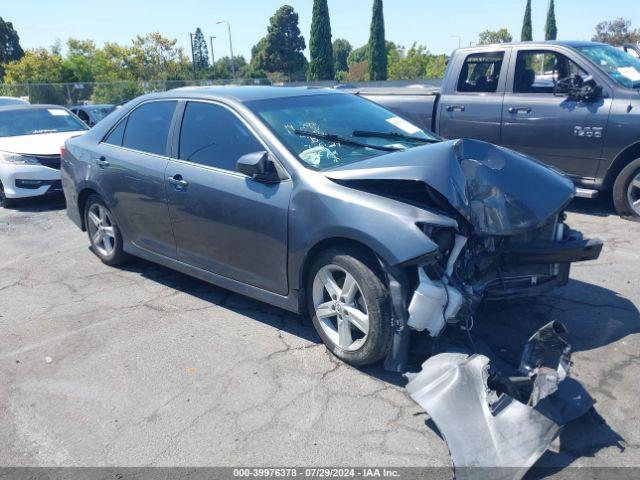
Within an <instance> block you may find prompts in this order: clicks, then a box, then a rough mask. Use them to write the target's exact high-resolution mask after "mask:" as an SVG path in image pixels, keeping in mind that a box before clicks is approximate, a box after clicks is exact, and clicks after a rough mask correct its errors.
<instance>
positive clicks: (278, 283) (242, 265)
mask: <svg viewBox="0 0 640 480" xmlns="http://www.w3.org/2000/svg"><path fill="white" fill-rule="evenodd" d="M174 145H175V144H174ZM176 150H177V155H176V156H177V158H175V159H173V160H171V161H170V163H169V167H168V169H167V187H166V188H167V195H168V199H169V209H170V214H171V219H172V223H173V230H174V232H175V238H176V244H177V251H178V259H179V260H181V261H183V262H185V263H187V264H189V265H192V266H196V267H198V268H201V269H204V270H207V271H210V272H213V273H216V274H218V275H222V276H224V277H227V278H231V279H234V280H238V281H240V282H242V283H245V284H249V285H253V286H255V287H259V288H262V289H264V290H267V291H270V292H274V293H278V294H282V295H284V294H286V293H287V292H288V285H287V272H286V268H287V222H288V215H289V199H290V197H291V189H292V183H291V181H290V180H284V181H281V182H276V183H261V182H259V181H256V180H253V179H251V178H249V177H247V176H245V175H243V174H241V173H239V172H238V171H237V170H236V163H237V160H238V158H240V157H241V156H243V155H246V154H248V153H254V152H258V151H268V149H267V148H266V146H265V145H264V144H263V143H262V142H261V141H260V140H259V139H258V137H257V136H256V135H255V133H254V132H253V130H252V129H251V128H250V127H249V126H248V124H247V123H245V122H244V121H243V120H242V119H241V118H240V117H239V116H238V115H237V114H236V113H235V112H234V111H232V110H231V109H229V108H227V107H226V106H224V105H222V104H218V103H213V102H205V101H189V102H187V103H186V105H184V115H183V118H182V122H181V127H180V132H179V141H178V145H177V149H176Z"/></svg>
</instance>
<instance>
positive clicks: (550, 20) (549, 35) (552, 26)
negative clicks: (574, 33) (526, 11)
mask: <svg viewBox="0 0 640 480" xmlns="http://www.w3.org/2000/svg"><path fill="white" fill-rule="evenodd" d="M556 38H558V27H557V25H556V3H555V1H554V0H551V1H550V2H549V10H548V11H547V23H546V25H545V26H544V39H545V40H555V39H556Z"/></svg>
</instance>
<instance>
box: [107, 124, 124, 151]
mask: <svg viewBox="0 0 640 480" xmlns="http://www.w3.org/2000/svg"><path fill="white" fill-rule="evenodd" d="M126 126H127V119H126V118H125V119H123V120H122V121H121V122H120V123H119V124H118V125H117V126H116V128H114V129H113V130H111V133H109V135H107V138H105V139H104V140H103V142H104V143H108V144H109V145H117V146H118V147H121V146H122V138H123V137H124V129H125V127H126Z"/></svg>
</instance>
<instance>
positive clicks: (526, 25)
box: [520, 0, 533, 42]
mask: <svg viewBox="0 0 640 480" xmlns="http://www.w3.org/2000/svg"><path fill="white" fill-rule="evenodd" d="M520 40H521V41H523V42H531V41H532V40H533V29H532V28H531V0H527V8H526V9H525V11H524V20H523V21H522V34H521V35H520Z"/></svg>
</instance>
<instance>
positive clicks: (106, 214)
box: [62, 87, 602, 371]
mask: <svg viewBox="0 0 640 480" xmlns="http://www.w3.org/2000/svg"><path fill="white" fill-rule="evenodd" d="M62 182H63V188H64V192H65V195H66V200H67V211H68V215H69V216H70V217H71V219H72V220H73V221H74V222H75V223H76V224H77V225H78V226H79V227H80V228H82V229H83V230H86V231H87V232H88V235H89V240H90V242H91V247H92V249H93V251H94V252H95V254H96V255H97V256H98V257H99V258H100V259H101V260H102V261H103V262H105V263H106V264H108V265H116V264H118V263H121V262H122V261H124V260H125V259H126V256H127V255H134V256H137V257H142V258H144V259H147V260H151V261H153V262H157V263H160V264H162V265H165V266H168V267H171V268H174V269H176V270H179V271H181V272H184V273H187V274H189V275H193V276H195V277H198V278H201V279H203V280H206V281H208V282H211V283H213V284H216V285H219V286H222V287H224V288H227V289H229V290H233V291H236V292H239V293H241V294H245V295H248V296H251V297H254V298H256V299H258V300H261V301H264V302H268V303H271V304H273V305H277V306H279V307H283V308H285V309H288V310H291V311H294V312H304V311H307V312H309V315H310V316H311V317H312V319H313V323H314V325H315V327H316V329H317V331H318V333H319V334H320V337H321V338H322V340H323V341H324V342H325V343H326V345H327V347H328V348H329V350H331V351H332V352H333V353H334V354H335V355H337V356H338V357H340V358H341V359H343V360H344V361H346V362H348V363H350V364H353V365H366V364H371V363H373V362H377V361H379V360H381V359H383V358H386V366H387V368H389V369H392V370H398V371H402V370H403V369H404V368H405V363H406V354H407V346H408V342H409V332H410V330H411V329H413V330H417V331H427V332H428V333H429V334H430V335H432V336H438V335H440V334H441V333H442V331H443V329H444V328H445V327H446V325H447V324H449V323H455V322H462V323H463V324H466V325H467V326H470V325H471V323H472V322H473V316H474V312H475V311H476V309H477V307H478V305H479V304H480V302H482V301H483V300H503V299H509V298H516V297H522V296H532V295H537V294H540V293H542V292H545V291H548V290H549V289H552V288H554V287H557V286H559V285H563V284H565V283H566V282H567V280H568V275H569V267H570V264H571V263H572V262H578V261H584V260H591V259H594V258H597V257H598V256H599V254H600V250H601V247H602V244H601V242H599V241H598V240H587V239H583V238H582V235H581V234H580V233H578V232H576V231H574V230H571V229H570V228H569V227H568V226H567V225H566V224H565V215H564V213H563V209H564V208H565V207H566V206H567V204H568V203H569V201H570V200H571V199H572V197H573V196H574V187H573V184H572V183H571V181H570V180H568V179H567V178H565V177H564V176H563V175H562V174H560V173H558V172H556V171H554V170H552V169H550V168H549V167H547V166H545V165H543V164H541V163H538V162H536V161H534V160H532V159H530V158H527V157H525V156H523V155H520V154H518V153H516V152H514V151H511V150H508V149H505V148H500V147H496V146H494V145H491V144H487V143H483V142H480V141H474V140H453V141H443V140H442V139H440V138H438V137H437V136H435V135H434V134H432V133H430V132H428V131H424V130H422V129H421V128H420V127H418V126H416V125H415V124H413V123H411V122H409V121H407V120H405V119H403V118H400V117H398V116H396V115H395V114H393V113H391V112H390V111H388V110H386V109H384V108H383V107H380V106H378V105H376V104H373V103H371V102H369V101H367V100H365V99H362V98H359V97H357V96H355V95H351V94H347V93H341V92H337V91H330V90H312V89H305V88H271V87H221V88H209V87H205V88H186V89H178V90H173V91H169V92H165V93H159V94H152V95H147V96H143V97H140V98H138V99H136V100H134V101H132V102H130V103H128V104H127V105H126V106H124V107H123V108H122V109H120V110H119V111H118V113H116V114H114V115H111V116H110V117H108V118H107V119H106V120H104V121H103V122H101V123H99V124H98V125H97V126H95V127H94V128H93V129H92V130H91V131H89V132H88V133H87V134H85V135H83V136H82V137H78V138H74V139H71V140H68V141H67V142H66V150H65V152H64V153H63V162H62Z"/></svg>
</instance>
